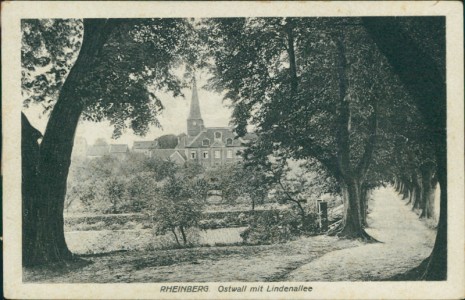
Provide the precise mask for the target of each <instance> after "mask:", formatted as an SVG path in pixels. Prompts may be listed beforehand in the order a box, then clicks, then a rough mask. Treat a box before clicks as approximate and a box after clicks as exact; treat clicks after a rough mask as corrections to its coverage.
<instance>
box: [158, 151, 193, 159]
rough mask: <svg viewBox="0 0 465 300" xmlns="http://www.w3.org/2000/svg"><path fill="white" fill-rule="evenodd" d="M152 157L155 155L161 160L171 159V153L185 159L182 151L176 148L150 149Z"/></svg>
mask: <svg viewBox="0 0 465 300" xmlns="http://www.w3.org/2000/svg"><path fill="white" fill-rule="evenodd" d="M151 152H152V157H156V158H159V159H162V160H168V159H171V156H172V155H173V154H175V155H178V154H179V155H180V156H181V157H182V158H183V159H184V160H186V159H187V157H186V155H185V153H184V151H177V150H176V149H152V150H151Z"/></svg>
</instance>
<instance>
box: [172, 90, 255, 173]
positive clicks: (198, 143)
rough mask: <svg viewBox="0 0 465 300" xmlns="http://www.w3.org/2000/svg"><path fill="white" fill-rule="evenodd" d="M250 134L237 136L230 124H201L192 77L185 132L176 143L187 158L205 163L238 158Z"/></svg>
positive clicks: (218, 163) (230, 161)
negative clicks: (215, 125) (223, 125)
mask: <svg viewBox="0 0 465 300" xmlns="http://www.w3.org/2000/svg"><path fill="white" fill-rule="evenodd" d="M252 138H254V136H253V135H248V138H247V139H245V138H241V137H238V136H237V135H236V134H235V133H234V132H233V129H232V128H231V127H205V125H204V121H203V118H202V115H201V113H200V103H199V97H198V93H197V86H196V83H195V81H194V84H193V89H192V100H191V105H190V111H189V116H188V118H187V134H181V135H179V136H178V145H177V147H176V149H178V150H183V151H184V154H185V157H186V159H187V161H190V162H197V163H199V164H201V165H203V166H205V167H211V166H216V165H224V164H229V163H234V162H237V161H240V160H242V156H241V152H242V151H243V150H244V149H245V147H246V146H247V143H249V142H250V139H252Z"/></svg>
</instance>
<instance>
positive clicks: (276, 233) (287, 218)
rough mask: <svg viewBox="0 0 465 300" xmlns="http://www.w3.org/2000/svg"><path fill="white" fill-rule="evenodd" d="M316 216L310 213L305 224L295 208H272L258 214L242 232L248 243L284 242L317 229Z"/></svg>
mask: <svg viewBox="0 0 465 300" xmlns="http://www.w3.org/2000/svg"><path fill="white" fill-rule="evenodd" d="M315 217H316V216H315V215H313V214H312V215H308V216H307V219H306V222H305V224H303V223H302V221H301V218H300V216H299V215H298V213H297V212H296V211H295V210H272V211H266V212H264V213H262V214H260V215H258V216H256V217H255V218H254V219H253V221H252V223H251V224H250V225H249V227H248V228H247V229H246V230H244V231H243V232H242V233H241V237H242V239H243V240H244V242H245V243H248V244H274V243H284V242H287V241H290V240H294V239H296V238H298V237H299V236H300V235H302V234H304V233H308V232H312V231H315V230H316V223H315V221H316V218H315Z"/></svg>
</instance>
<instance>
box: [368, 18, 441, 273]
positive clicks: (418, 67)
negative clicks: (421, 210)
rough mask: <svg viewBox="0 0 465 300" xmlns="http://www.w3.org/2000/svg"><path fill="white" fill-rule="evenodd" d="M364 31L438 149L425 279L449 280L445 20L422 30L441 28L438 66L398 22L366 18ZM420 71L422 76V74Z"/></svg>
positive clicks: (437, 19)
mask: <svg viewBox="0 0 465 300" xmlns="http://www.w3.org/2000/svg"><path fill="white" fill-rule="evenodd" d="M363 22H364V25H365V28H366V29H367V30H368V32H369V33H370V35H371V37H372V38H373V40H374V41H375V43H376V44H377V45H378V48H379V49H380V51H382V52H383V53H384V55H385V56H386V58H387V60H388V62H389V64H390V65H391V66H392V67H393V70H394V72H396V73H397V75H398V76H399V79H400V80H401V82H402V83H403V84H404V86H405V87H406V89H407V90H408V92H409V93H410V95H411V96H412V98H413V99H414V100H415V102H416V105H417V107H418V109H419V110H420V112H421V113H422V114H423V116H424V119H425V120H426V124H427V126H428V127H429V128H428V130H429V134H430V135H431V136H430V138H431V141H432V144H433V145H434V147H435V154H436V163H437V170H436V173H437V176H438V180H439V186H440V188H441V199H440V215H439V225H438V231H437V235H436V241H435V244H434V248H433V251H432V253H431V255H430V257H429V258H428V260H427V261H428V263H427V267H426V270H425V273H424V275H423V279H426V280H445V279H447V132H446V125H447V122H446V72H445V67H444V65H445V18H430V19H428V22H430V23H431V24H429V26H424V25H423V26H422V27H421V29H420V30H423V31H426V32H425V33H429V32H428V31H429V30H434V29H436V28H440V29H441V30H442V31H443V34H441V38H440V39H438V40H436V41H435V44H434V45H431V46H432V47H433V48H434V49H436V50H438V52H437V53H439V55H440V57H438V59H439V60H441V61H443V62H444V63H442V64H441V63H438V62H437V60H435V59H433V58H432V57H431V54H430V53H427V52H425V51H424V49H423V48H422V47H420V46H419V45H418V44H417V43H416V42H415V40H414V38H413V36H414V34H411V35H410V34H409V31H408V30H406V28H405V27H403V26H402V25H401V24H399V19H394V18H364V19H363ZM420 71H421V72H420Z"/></svg>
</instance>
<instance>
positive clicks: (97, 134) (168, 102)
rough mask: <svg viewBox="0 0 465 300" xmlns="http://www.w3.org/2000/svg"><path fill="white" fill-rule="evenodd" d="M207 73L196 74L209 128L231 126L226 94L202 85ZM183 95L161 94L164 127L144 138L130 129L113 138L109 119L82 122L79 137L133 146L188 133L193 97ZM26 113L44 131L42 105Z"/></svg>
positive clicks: (205, 121)
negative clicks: (168, 135) (162, 136)
mask: <svg viewBox="0 0 465 300" xmlns="http://www.w3.org/2000/svg"><path fill="white" fill-rule="evenodd" d="M206 79H207V77H206V75H205V74H203V76H201V75H200V76H198V77H197V87H198V88H197V91H198V96H199V102H200V111H201V114H202V118H203V121H204V124H205V126H206V127H223V126H228V125H229V121H230V118H231V113H232V109H230V108H228V107H227V103H226V102H223V101H222V99H223V96H222V95H221V94H217V93H214V92H210V91H207V90H205V89H203V88H202V86H204V85H205V84H206ZM183 93H184V95H185V97H184V98H182V97H178V98H173V97H172V96H171V95H168V94H166V95H161V96H160V98H161V99H162V102H163V105H164V106H165V109H164V110H163V112H162V114H161V115H160V116H159V121H160V123H161V125H162V126H163V129H158V128H156V127H151V128H150V130H149V132H148V133H147V134H146V136H145V137H140V136H137V135H135V134H134V133H133V132H132V130H131V129H127V130H126V132H125V133H124V134H123V135H122V136H121V137H120V138H118V139H117V140H112V139H111V135H112V132H113V129H112V127H111V125H110V124H109V122H101V123H93V122H87V121H82V120H81V121H80V122H79V125H78V127H77V131H76V137H84V138H85V139H86V141H87V144H88V145H91V144H93V143H94V141H95V140H96V139H98V138H103V139H105V140H106V141H107V142H108V143H112V144H128V145H129V146H130V147H132V145H133V142H134V141H149V140H153V139H155V138H157V137H159V136H161V135H164V134H176V135H177V134H180V133H183V132H186V126H187V124H186V119H187V116H188V114H189V107H190V102H191V97H192V90H191V89H184V90H183ZM24 113H25V114H26V116H27V117H28V119H29V122H31V124H32V125H33V126H34V127H36V128H37V129H38V130H40V131H41V132H42V133H44V131H45V127H46V125H47V120H48V116H47V115H43V114H42V108H41V106H40V105H33V106H31V107H30V108H27V109H24Z"/></svg>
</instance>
